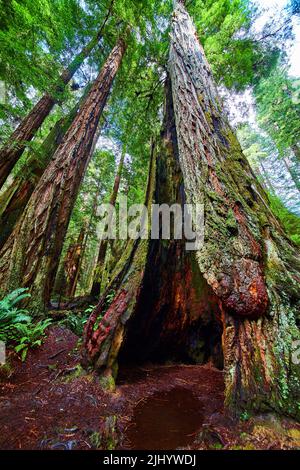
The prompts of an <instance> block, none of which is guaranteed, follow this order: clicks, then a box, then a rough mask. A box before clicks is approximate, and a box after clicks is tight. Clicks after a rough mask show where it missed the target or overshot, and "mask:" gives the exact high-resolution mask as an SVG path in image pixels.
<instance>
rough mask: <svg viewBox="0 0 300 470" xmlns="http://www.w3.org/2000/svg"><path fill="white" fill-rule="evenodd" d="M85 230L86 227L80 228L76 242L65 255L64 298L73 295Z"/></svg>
mask: <svg viewBox="0 0 300 470" xmlns="http://www.w3.org/2000/svg"><path fill="white" fill-rule="evenodd" d="M86 230H87V227H86V225H84V226H83V227H81V230H80V233H79V236H78V239H77V242H76V243H74V244H72V245H70V246H69V249H68V251H67V254H66V258H65V262H64V266H65V273H66V290H65V297H66V298H68V299H71V298H72V297H74V295H75V290H76V285H77V281H78V273H79V268H80V260H81V258H82V255H83V253H82V252H83V243H84V240H85V234H86Z"/></svg>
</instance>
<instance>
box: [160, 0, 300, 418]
mask: <svg viewBox="0 0 300 470" xmlns="http://www.w3.org/2000/svg"><path fill="white" fill-rule="evenodd" d="M169 69H170V75H171V82H172V92H173V100H174V109H175V117H176V130H177V137H178V147H179V161H180V167H181V170H182V174H183V180H184V186H185V194H186V200H187V202H188V203H192V204H195V203H203V204H204V209H205V242H204V245H203V247H202V248H201V249H200V250H198V251H197V253H196V258H197V261H198V265H199V268H200V271H201V273H202V274H203V275H204V277H205V279H206V280H207V282H208V284H209V285H210V286H211V287H212V289H213V291H214V292H215V294H216V295H217V297H218V298H219V300H220V305H221V308H222V311H223V324H224V333H223V350H224V361H225V377H226V403H227V404H228V405H229V406H232V408H239V407H250V408H251V407H252V408H261V407H263V406H264V405H265V406H266V407H269V408H274V409H277V410H284V411H285V412H287V413H291V414H297V413H299V404H297V401H298V402H299V370H298V369H299V368H297V366H296V365H294V364H293V363H292V360H291V353H292V342H293V340H296V339H298V338H299V330H298V328H297V325H296V319H297V314H298V315H299V310H298V309H299V299H300V290H299V279H300V277H299V273H300V269H299V267H300V266H299V256H298V254H297V253H296V251H295V248H294V246H293V245H292V244H291V243H290V242H289V241H288V240H287V238H286V237H285V235H284V233H283V231H282V229H281V227H280V225H279V223H278V222H277V220H276V219H275V218H274V216H273V214H272V213H271V212H270V210H269V209H268V205H267V197H266V195H265V194H264V192H263V190H262V188H261V187H260V186H259V185H258V183H257V181H256V179H255V177H254V176H253V174H252V172H251V170H250V167H249V165H248V163H247V161H246V158H245V157H244V155H243V154H242V151H241V148H240V146H239V144H238V141H237V139H236V137H235V135H234V133H233V131H232V130H231V128H230V126H229V125H228V122H227V119H226V117H225V115H224V113H222V105H221V101H220V99H219V97H218V94H217V91H216V87H215V84H214V81H213V77H212V73H211V70H210V67H209V64H208V63H207V60H206V58H205V54H204V51H203V48H202V47H201V45H200V43H199V41H198V38H197V35H196V31H195V28H194V26H193V24H192V21H191V18H190V17H189V15H188V13H187V12H186V10H185V8H184V6H183V5H182V3H181V2H176V8H175V11H174V15H173V21H172V31H171V47H170V61H169Z"/></svg>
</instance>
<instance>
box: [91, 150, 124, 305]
mask: <svg viewBox="0 0 300 470" xmlns="http://www.w3.org/2000/svg"><path fill="white" fill-rule="evenodd" d="M125 154H126V152H125V150H123V151H122V154H121V158H120V162H119V165H118V170H117V174H116V177H115V182H114V187H113V190H112V193H111V196H110V200H109V203H110V204H111V205H112V206H113V207H115V205H116V200H117V197H118V192H119V187H120V181H121V175H122V171H123V166H124V159H125ZM107 247H108V240H107V239H105V240H101V241H100V246H99V252H98V258H97V264H96V267H95V274H94V281H93V286H92V290H91V295H92V296H93V297H96V298H98V297H99V295H100V291H101V278H102V270H103V268H104V262H105V257H106V252H107Z"/></svg>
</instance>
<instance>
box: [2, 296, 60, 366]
mask: <svg viewBox="0 0 300 470" xmlns="http://www.w3.org/2000/svg"><path fill="white" fill-rule="evenodd" d="M27 291H28V289H24V288H20V289H16V290H14V291H13V292H10V293H9V294H7V295H6V297H4V298H3V299H2V300H1V301H0V340H1V341H4V342H5V343H8V344H13V345H14V346H15V351H16V352H17V353H21V359H22V360H25V358H26V355H27V352H28V349H29V348H35V347H37V346H40V345H41V344H42V341H43V337H44V336H45V330H46V328H48V326H49V325H50V323H51V320H49V319H47V320H43V321H39V322H37V323H33V322H32V319H31V317H30V315H29V314H28V311H27V310H26V309H24V308H19V307H18V306H17V304H18V303H20V302H21V301H22V300H24V299H26V298H28V297H29V296H30V295H29V294H28V292H27Z"/></svg>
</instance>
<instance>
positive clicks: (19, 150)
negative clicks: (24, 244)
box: [0, 2, 113, 188]
mask: <svg viewBox="0 0 300 470" xmlns="http://www.w3.org/2000/svg"><path fill="white" fill-rule="evenodd" d="M112 3H113V2H112ZM111 7H112V4H111ZM111 7H110V9H109V11H108V14H107V16H106V18H105V20H104V22H103V24H102V26H101V28H100V29H99V31H98V33H97V34H96V36H95V37H94V38H92V39H91V41H90V42H89V43H88V44H87V45H86V46H85V47H84V48H83V49H82V51H81V52H80V53H79V54H77V56H76V57H75V58H74V59H73V61H72V62H71V63H70V65H69V66H68V67H67V68H66V69H65V70H64V71H63V72H62V74H61V76H60V83H59V85H57V87H56V88H55V93H54V94H57V93H60V92H61V91H62V90H63V88H64V86H65V85H67V84H68V83H69V81H70V80H71V78H72V77H73V76H74V74H75V72H76V71H77V70H78V69H79V67H80V66H81V65H82V64H83V62H84V60H85V59H86V58H87V57H88V55H89V54H90V53H91V51H92V50H93V49H94V47H95V46H96V45H97V44H98V42H99V41H100V39H101V37H102V31H103V28H104V26H105V24H106V22H107V20H108V18H109V15H110V12H111ZM56 102H57V100H56V98H54V97H53V96H51V94H49V93H45V95H44V96H42V98H41V99H40V100H39V101H38V102H37V104H36V105H35V106H34V107H33V109H32V110H31V111H30V113H29V114H27V116H26V117H25V118H24V119H23V120H22V122H21V123H20V124H19V126H18V127H17V128H16V130H15V131H14V132H13V133H12V135H11V136H10V138H9V140H8V142H7V143H6V144H5V145H4V146H3V147H2V149H1V150H0V188H1V187H2V186H3V184H4V183H5V181H6V179H7V177H8V176H9V174H10V172H11V170H12V169H13V167H14V166H15V164H16V163H17V161H18V160H19V158H20V157H21V155H22V154H23V152H24V150H25V148H26V144H27V142H30V141H31V140H32V139H33V137H34V136H35V134H36V132H37V130H38V129H39V128H40V127H41V125H42V124H43V122H44V120H45V119H46V117H47V116H48V115H49V113H50V111H51V110H52V108H53V107H54V105H55V104H56Z"/></svg>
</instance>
